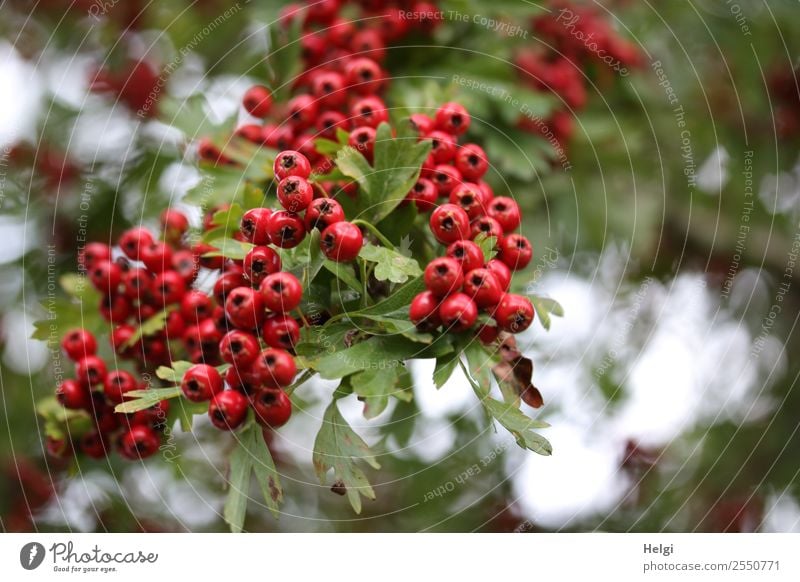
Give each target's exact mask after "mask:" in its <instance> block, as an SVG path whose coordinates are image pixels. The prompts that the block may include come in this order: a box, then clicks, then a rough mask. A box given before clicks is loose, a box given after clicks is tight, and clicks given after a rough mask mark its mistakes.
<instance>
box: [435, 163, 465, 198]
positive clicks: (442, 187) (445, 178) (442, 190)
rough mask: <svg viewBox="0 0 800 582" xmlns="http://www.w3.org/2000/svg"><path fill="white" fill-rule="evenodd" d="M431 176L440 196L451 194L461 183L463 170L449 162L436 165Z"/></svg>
mask: <svg viewBox="0 0 800 582" xmlns="http://www.w3.org/2000/svg"><path fill="white" fill-rule="evenodd" d="M431 176H432V178H431V179H432V180H433V183H434V184H436V189H437V190H438V191H439V195H440V196H449V195H450V192H452V191H453V188H455V187H456V186H458V185H459V184H460V183H461V172H459V171H458V170H456V169H455V168H454V167H453V166H450V165H448V164H438V165H437V166H435V167H434V168H433V173H432V175H431Z"/></svg>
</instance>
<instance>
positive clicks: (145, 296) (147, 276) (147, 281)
mask: <svg viewBox="0 0 800 582" xmlns="http://www.w3.org/2000/svg"><path fill="white" fill-rule="evenodd" d="M154 279H155V277H153V274H152V273H151V272H150V271H148V270H147V269H131V270H130V271H128V272H127V273H125V274H124V275H122V287H123V293H124V294H125V297H127V298H128V299H131V300H133V301H141V302H145V301H148V300H150V299H151V298H152V294H153V280H154Z"/></svg>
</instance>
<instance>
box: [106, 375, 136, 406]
mask: <svg viewBox="0 0 800 582" xmlns="http://www.w3.org/2000/svg"><path fill="white" fill-rule="evenodd" d="M138 388H139V383H138V382H137V381H136V378H134V377H133V374H131V373H130V372H128V371H126V370H112V371H111V372H109V373H108V374H107V375H106V378H105V380H104V381H103V393H104V394H105V395H106V398H107V399H108V401H109V402H111V403H113V404H119V403H120V402H123V401H124V400H125V393H127V392H130V391H131V390H137V389H138Z"/></svg>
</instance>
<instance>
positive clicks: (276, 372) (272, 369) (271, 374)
mask: <svg viewBox="0 0 800 582" xmlns="http://www.w3.org/2000/svg"><path fill="white" fill-rule="evenodd" d="M251 373H252V374H253V378H254V379H255V381H256V382H257V383H258V385H259V386H261V387H264V388H282V387H284V386H288V385H290V384H291V383H292V380H294V376H295V374H297V365H296V364H295V362H294V358H292V356H291V354H289V352H287V351H286V350H282V349H276V348H267V349H266V350H264V351H263V352H261V353H260V354H258V356H257V357H256V359H255V361H254V362H253V366H252V368H251Z"/></svg>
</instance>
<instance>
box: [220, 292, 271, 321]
mask: <svg viewBox="0 0 800 582" xmlns="http://www.w3.org/2000/svg"><path fill="white" fill-rule="evenodd" d="M225 315H226V316H227V318H228V321H230V322H231V324H233V326H234V327H238V328H239V329H255V328H257V327H258V326H260V325H261V323H262V322H263V321H264V317H266V311H264V299H263V297H262V296H261V294H260V293H259V292H258V291H256V290H255V289H253V288H251V287H237V288H236V289H233V290H231V292H230V293H229V294H228V297H227V298H226V299H225Z"/></svg>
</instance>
